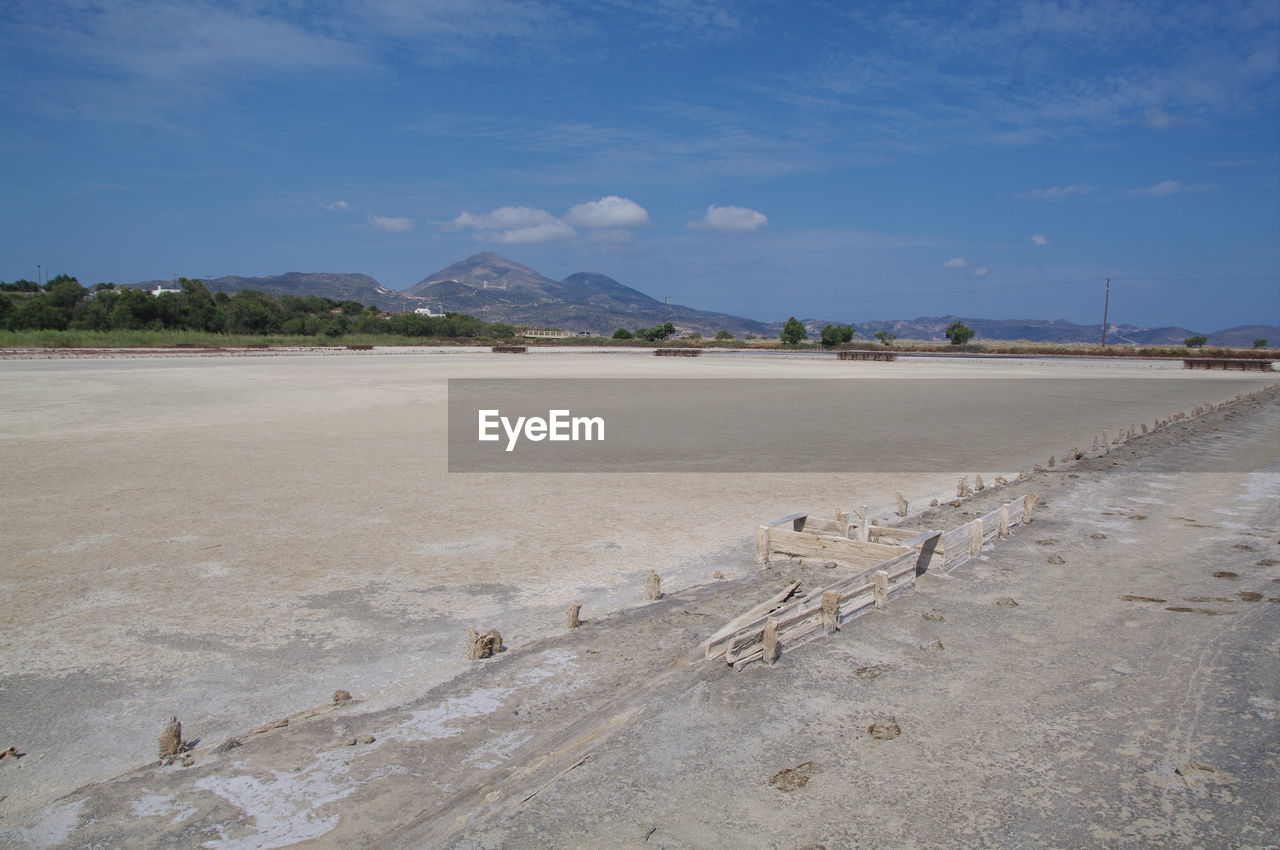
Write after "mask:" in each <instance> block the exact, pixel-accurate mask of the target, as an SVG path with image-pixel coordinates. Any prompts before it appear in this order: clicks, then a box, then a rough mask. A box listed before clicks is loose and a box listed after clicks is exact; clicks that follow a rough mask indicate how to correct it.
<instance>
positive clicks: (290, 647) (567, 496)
mask: <svg viewBox="0 0 1280 850" xmlns="http://www.w3.org/2000/svg"><path fill="white" fill-rule="evenodd" d="M513 376H528V377H538V378H569V377H618V378H625V377H673V378H678V377H700V378H708V377H715V378H742V379H751V378H762V377H772V378H777V377H807V378H833V379H839V378H842V377H852V376H857V377H871V378H875V379H881V378H883V379H885V380H886V381H891V382H892V383H886V393H885V396H884V398H885V401H884V403H883V404H882V405H879V406H877V408H876V410H877V411H878V415H879V416H881V417H882V420H881V426H882V427H883V428H885V429H894V430H895V431H899V430H901V428H902V427H903V426H902V423H901V421H900V419H899V418H898V417H897V416H896V415H895V409H894V404H893V400H894V398H895V397H901V398H904V399H905V398H909V397H910V382H911V379H912V378H920V377H928V378H936V377H939V376H942V377H955V378H957V379H963V378H965V377H982V378H992V377H1010V378H1027V377H1034V378H1036V379H1043V380H1053V379H1054V378H1055V377H1076V378H1079V377H1090V378H1096V379H1098V381H1099V386H1100V387H1104V388H1105V385H1106V383H1107V382H1108V381H1111V380H1112V379H1123V378H1126V377H1135V376H1140V377H1144V378H1152V377H1154V378H1159V379H1160V380H1161V381H1162V382H1163V383H1162V389H1161V391H1160V392H1159V393H1155V394H1149V395H1147V396H1145V397H1143V398H1140V399H1134V398H1125V397H1123V393H1120V392H1105V391H1101V390H1100V391H1099V392H1098V393H1097V394H1096V395H1094V396H1093V397H1092V398H1081V399H1080V401H1079V404H1078V405H1077V406H1076V407H1075V408H1074V410H1073V412H1072V414H1071V415H1070V416H1064V417H1060V418H1058V419H1056V420H1055V421H1052V422H1045V423H1043V427H1042V428H1041V429H1039V430H1036V431H1034V432H1028V431H1027V430H1026V429H1025V428H1023V427H1021V426H1019V427H1017V428H1013V427H1009V428H1008V429H1007V430H1006V431H1005V432H1001V431H1000V430H999V429H1000V424H999V423H998V422H994V423H991V424H990V426H989V427H987V428H986V429H985V432H984V433H983V434H982V435H976V434H975V437H974V438H975V439H976V438H978V436H982V438H989V439H1000V440H1005V441H1007V442H1008V444H1009V446H1010V452H1009V457H1010V460H1009V466H1008V468H1006V469H1004V470H986V471H985V472H987V473H988V474H991V473H994V472H999V471H1003V472H1006V473H1008V472H1011V471H1015V470H1017V469H1019V468H1027V467H1028V466H1029V465H1030V464H1031V463H1033V462H1035V461H1036V460H1038V459H1041V458H1043V457H1047V456H1048V455H1049V454H1050V453H1061V452H1063V451H1065V450H1066V448H1067V447H1069V446H1073V445H1082V446H1087V444H1088V442H1089V440H1090V439H1091V436H1092V435H1093V434H1094V433H1097V432H1098V431H1099V430H1100V429H1102V428H1108V427H1110V428H1112V429H1113V430H1114V428H1115V427H1116V426H1118V425H1121V424H1128V423H1129V422H1140V421H1150V420H1151V419H1153V418H1154V417H1155V416H1160V415H1168V414H1169V413H1172V412H1174V411H1175V410H1178V409H1188V408H1189V407H1190V405H1192V404H1195V403H1200V402H1207V401H1221V400H1224V399H1226V398H1229V397H1231V396H1234V395H1235V394H1236V393H1238V392H1241V391H1245V390H1250V389H1254V388H1257V387H1258V386H1261V385H1262V384H1264V383H1268V382H1272V381H1274V378H1273V377H1268V376H1240V375H1224V374H1204V373H1187V372H1183V371H1182V370H1180V369H1171V368H1168V364H1149V363H1127V362H1126V363H1122V364H1115V363H1088V364H1081V363H1060V362H1053V361H1035V360H1026V361H1020V360H1001V361H995V362H985V361H954V362H952V361H947V362H937V361H925V360H920V361H912V360H903V361H899V362H897V363H894V364H875V363H836V362H834V361H824V360H812V359H770V358H768V357H715V356H707V357H703V358H698V359H696V360H685V359H679V360H677V359H674V358H672V359H667V358H654V357H651V356H643V355H637V354H626V353H615V352H609V353H603V352H601V353H592V352H579V351H576V350H566V351H564V352H562V353H554V352H546V353H543V352H538V353H535V354H532V355H529V356H527V357H500V356H496V355H492V354H489V353H487V352H476V351H458V352H450V353H448V354H441V353H434V352H413V353H404V352H398V353H397V354H396V355H395V356H380V355H378V354H375V355H372V356H370V355H354V354H353V355H351V356H341V355H339V356H324V357H321V356H310V355H305V354H298V355H285V356H280V355H273V356H270V357H264V356H249V357H207V356H201V357H196V356H175V357H163V356H161V357H157V356H154V355H147V356H137V357H129V358H113V357H103V358H97V359H88V358H86V359H49V360H22V361H14V360H5V361H0V469H3V470H4V479H5V486H4V488H3V490H2V491H0V544H2V548H0V551H2V552H3V556H2V557H3V562H2V564H0V582H2V583H3V587H4V589H5V598H6V600H7V602H8V603H9V604H7V605H6V606H5V607H4V610H3V613H0V632H2V634H3V637H2V638H0V736H2V739H0V745H5V746H7V745H8V744H9V743H12V744H14V745H17V746H18V747H19V749H20V750H22V751H24V752H26V753H27V755H26V756H25V757H24V758H23V759H21V760H20V761H19V762H17V763H16V764H13V763H10V764H6V765H4V766H3V768H4V769H3V770H0V794H3V795H4V799H2V800H0V813H4V814H10V813H14V812H18V811H21V810H23V809H28V808H31V807H33V806H38V805H41V804H43V803H46V802H48V801H50V800H52V799H54V798H56V797H58V796H59V795H61V794H64V793H66V792H67V791H70V790H71V789H73V788H76V787H78V786H80V785H81V784H83V783H84V782H86V781H92V780H98V779H103V778H106V777H108V776H112V775H115V774H117V773H119V772H121V771H122V770H126V769H128V768H131V767H133V766H135V765H139V764H142V763H145V762H146V761H147V760H149V759H151V758H152V757H153V755H154V748H155V737H156V735H157V734H158V732H159V728H160V726H161V725H162V724H163V721H164V719H166V718H167V717H168V716H169V715H171V714H177V715H179V716H180V717H182V719H183V721H184V724H186V727H187V729H188V730H189V732H188V734H189V735H190V736H198V737H201V738H203V739H205V740H209V741H212V740H219V739H221V738H223V737H225V736H227V735H230V734H233V733H237V732H243V731H244V730H246V729H248V728H251V727H253V726H256V725H258V724H259V723H261V722H263V721H265V720H269V719H272V718H275V717H281V716H285V715H288V714H290V713H292V712H294V711H297V710H299V709H303V708H306V707H308V706H312V705H316V704H318V703H320V702H323V701H324V700H325V699H326V698H327V697H328V695H329V694H330V693H332V691H333V690H334V689H335V688H345V689H347V690H349V691H351V692H352V693H353V694H356V695H357V696H358V697H360V698H361V699H362V700H363V702H362V705H363V706H364V709H365V710H369V711H372V710H378V709H384V708H390V707H393V706H396V705H399V704H402V703H405V702H407V701H409V700H412V699H416V698H419V697H420V696H421V695H422V694H423V693H425V692H427V691H428V690H429V689H430V688H432V687H434V686H437V685H439V684H440V683H442V682H445V681H446V680H448V679H449V678H450V677H452V676H454V675H455V674H457V673H458V672H459V671H461V670H462V669H463V667H464V662H463V660H462V633H463V632H464V631H465V628H466V627H467V626H468V625H476V626H480V627H484V628H488V627H491V626H497V627H499V628H501V629H502V631H503V633H504V635H505V636H506V637H507V641H508V644H509V645H511V646H513V647H517V648H518V647H521V646H528V645H531V644H532V643H533V642H534V641H536V640H539V639H541V638H544V637H546V636H547V635H550V634H554V633H555V632H557V631H558V630H559V623H560V619H561V609H562V607H563V605H564V604H566V603H567V602H570V601H583V602H585V603H586V605H585V608H584V612H585V613H586V614H587V615H588V616H603V615H604V614H605V613H607V612H609V611H616V610H620V609H624V608H628V607H632V606H635V605H637V604H639V602H640V600H641V586H642V583H643V575H644V572H645V571H646V570H647V569H650V568H652V569H656V570H658V571H659V572H661V573H662V574H663V576H664V588H666V589H667V590H669V591H670V592H679V591H681V590H683V589H688V588H694V587H696V586H699V585H702V584H705V583H707V582H710V581H711V573H712V572H713V571H714V570H720V571H722V572H723V573H724V574H725V575H726V576H727V577H728V578H729V579H730V580H733V579H736V578H742V577H746V576H749V575H751V574H752V570H753V567H752V565H751V564H750V559H749V557H747V556H746V553H747V549H748V547H749V539H750V533H751V529H752V527H753V526H754V525H755V524H756V523H757V522H760V521H762V520H766V519H770V518H773V517H775V516H780V515H783V514H787V513H790V512H792V511H795V510H816V509H818V508H830V509H832V510H833V509H834V508H836V507H844V508H848V507H851V506H854V505H857V504H869V505H872V506H873V508H874V509H875V510H877V511H879V512H881V513H884V514H887V513H888V512H889V511H891V509H892V504H893V494H894V492H896V491H902V492H903V493H904V494H905V495H907V497H908V498H909V499H911V500H912V502H913V503H916V504H920V503H922V502H924V501H927V500H928V498H929V497H931V496H939V497H943V496H946V495H947V494H948V493H949V492H952V491H953V488H954V481H955V473H956V470H954V469H941V470H939V471H938V472H937V473H933V474H920V473H913V474H910V475H902V474H899V475H893V474H890V473H880V474H874V475H871V474H867V475H848V474H840V475H822V474H808V475H803V476H778V475H751V474H739V475H724V474H721V475H678V474H675V475H631V476H622V477H616V476H602V475H554V474H543V475H527V476H512V475H501V474H494V475H465V476H462V475H449V474H447V473H446V472H445V468H446V461H447V458H446V446H445V439H444V435H445V410H444V402H445V387H446V385H445V381H446V380H447V379H448V378H450V377H479V378H484V377H513ZM1017 383H1018V382H1017V381H1011V382H1010V386H1011V387H1015V386H1016V385H1017ZM1122 385H1123V381H1117V382H1116V384H1115V386H1116V387H1119V386H1122ZM1011 391H1012V390H1011ZM895 394H898V395H897V396H895ZM992 429H994V430H992ZM872 431H874V429H872ZM930 450H931V451H933V450H937V447H930ZM963 471H970V472H971V471H977V470H962V472H963Z"/></svg>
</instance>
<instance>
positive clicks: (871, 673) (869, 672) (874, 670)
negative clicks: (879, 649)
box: [853, 664, 893, 679]
mask: <svg viewBox="0 0 1280 850" xmlns="http://www.w3.org/2000/svg"><path fill="white" fill-rule="evenodd" d="M892 669H893V665H891V664H868V665H867V666H866V667H859V668H858V669H857V670H854V671H853V675H854V676H856V677H857V678H859V679H879V678H880V677H881V676H883V675H884V674H885V673H888V672H889V671H890V670H892Z"/></svg>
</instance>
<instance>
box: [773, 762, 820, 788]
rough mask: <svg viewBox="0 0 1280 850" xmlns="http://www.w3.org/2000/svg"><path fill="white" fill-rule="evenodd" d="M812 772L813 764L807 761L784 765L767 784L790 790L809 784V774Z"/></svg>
mask: <svg viewBox="0 0 1280 850" xmlns="http://www.w3.org/2000/svg"><path fill="white" fill-rule="evenodd" d="M813 772H814V764H813V762H811V761H807V762H805V763H803V764H798V765H796V766H795V767H784V768H783V769H782V770H779V771H778V772H777V773H775V774H774V775H773V777H772V778H771V779H770V780H769V784H770V785H772V786H773V787H774V788H777V789H778V790H779V791H785V792H788V793H789V792H791V791H795V790H797V789H799V788H803V787H804V786H806V785H808V784H809V776H810V775H811V774H812V773H813Z"/></svg>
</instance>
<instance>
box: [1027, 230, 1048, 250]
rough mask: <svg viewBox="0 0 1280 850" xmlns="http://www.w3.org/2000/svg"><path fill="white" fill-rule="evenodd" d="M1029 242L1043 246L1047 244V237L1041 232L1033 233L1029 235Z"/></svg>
mask: <svg viewBox="0 0 1280 850" xmlns="http://www.w3.org/2000/svg"><path fill="white" fill-rule="evenodd" d="M1031 244H1032V245H1035V246H1037V247H1040V248H1043V247H1045V246H1046V245H1048V244H1049V239H1048V237H1046V236H1045V235H1044V234H1043V233H1033V234H1032V235H1031Z"/></svg>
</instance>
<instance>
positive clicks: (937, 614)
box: [920, 608, 946, 623]
mask: <svg viewBox="0 0 1280 850" xmlns="http://www.w3.org/2000/svg"><path fill="white" fill-rule="evenodd" d="M920 616H921V617H923V618H925V619H926V620H928V621H929V622H931V623H941V622H944V621H945V619H946V618H945V617H943V616H942V612H941V611H939V610H938V609H937V608H930V609H929V610H928V611H925V612H924V613H922V614H921V615H920Z"/></svg>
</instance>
